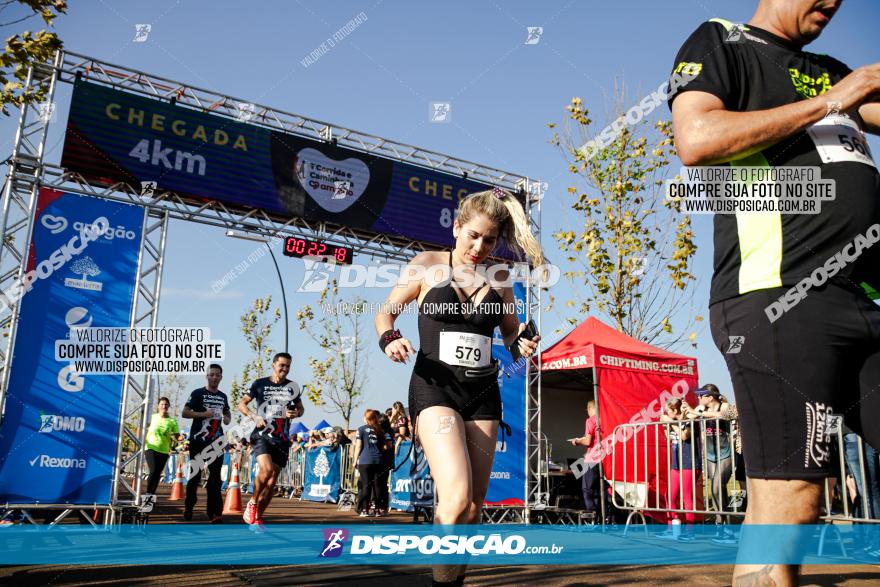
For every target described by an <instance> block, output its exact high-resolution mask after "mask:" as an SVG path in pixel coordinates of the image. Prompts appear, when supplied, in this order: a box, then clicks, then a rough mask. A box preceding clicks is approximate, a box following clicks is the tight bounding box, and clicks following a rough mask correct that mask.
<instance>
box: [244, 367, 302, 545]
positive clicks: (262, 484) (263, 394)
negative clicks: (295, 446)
mask: <svg viewBox="0 0 880 587" xmlns="http://www.w3.org/2000/svg"><path fill="white" fill-rule="evenodd" d="M290 363H291V357H290V355H289V354H288V353H278V354H276V355H275V357H274V358H273V359H272V375H270V376H269V377H263V378H262V379H257V380H256V381H254V382H253V384H252V385H251V388H250V391H248V393H247V394H246V395H245V396H244V397H242V398H241V401H240V402H238V409H239V411H240V412H241V413H242V414H244V415H245V416H247V417H248V418H250V419H252V420H253V421H254V423H255V424H256V428H255V429H254V432H253V433H252V434H251V445H252V446H253V451H254V454H255V455H256V458H257V463H258V464H259V466H260V472H259V474H258V475H257V478H256V480H255V481H254V496H253V498H252V499H251V500H250V501H249V502H248V504H247V507H245V510H244V515H243V519H244V522H245V523H246V524H250V525H251V526H252V528H253V529H254V530H256V531H258V532H263V531H264V528H263V512H265V511H266V508H267V507H268V506H269V502H271V501H272V496H273V495H274V491H275V482H276V481H277V480H278V473H280V472H281V469H283V468H284V465H286V464H287V459H288V456H289V455H290V445H291V444H292V440H291V438H290V420H291V419H292V418H298V417H300V416H302V415H303V413H304V412H305V407H304V406H303V403H302V399H301V396H302V392H301V391H300V388H299V385H297V384H296V383H294V382H293V381H291V380H289V379H288V378H287V374H288V372H290ZM251 401H256V402H257V411H256V413H252V412H251V411H250V409H249V408H248V404H250V403H251Z"/></svg>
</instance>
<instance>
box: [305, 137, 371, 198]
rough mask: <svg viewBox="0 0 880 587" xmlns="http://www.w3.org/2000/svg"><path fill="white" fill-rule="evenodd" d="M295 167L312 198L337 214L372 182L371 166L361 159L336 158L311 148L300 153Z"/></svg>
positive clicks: (359, 195)
mask: <svg viewBox="0 0 880 587" xmlns="http://www.w3.org/2000/svg"><path fill="white" fill-rule="evenodd" d="M294 170H295V172H296V177H297V179H299V181H300V183H301V184H302V186H303V189H305V190H306V192H308V194H309V195H310V196H311V197H312V199H313V200H315V202H317V203H318V205H319V206H321V207H322V208H323V209H324V210H327V211H328V212H333V213H339V212H343V211H345V210H347V209H348V208H349V207H350V206H351V205H352V204H354V203H355V202H357V200H358V198H360V197H361V195H362V194H363V193H364V190H365V189H367V185H368V184H369V183H370V168H369V167H367V164H366V163H364V162H363V161H361V160H360V159H355V158H354V157H350V158H348V159H345V160H344V161H336V160H335V159H330V158H329V157H327V156H326V155H324V154H323V153H321V152H320V151H318V150H316V149H311V148H305V149H302V150H300V151H299V153H297V155H296V162H295V163H294Z"/></svg>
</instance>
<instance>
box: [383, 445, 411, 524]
mask: <svg viewBox="0 0 880 587" xmlns="http://www.w3.org/2000/svg"><path fill="white" fill-rule="evenodd" d="M412 445H413V443H412V441H411V440H405V441H403V442H401V443H400V444H399V445H398V447H397V454H396V455H395V456H394V469H393V470H392V471H391V501H390V504H389V507H390V508H391V509H393V510H400V511H403V512H411V511H413V505H412V499H411V497H410V488H411V487H412V481H411V479H410V476H409V472H410V469H411V468H412V463H413V457H414V453H413V450H412Z"/></svg>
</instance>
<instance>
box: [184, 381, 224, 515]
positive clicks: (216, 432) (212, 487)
mask: <svg viewBox="0 0 880 587" xmlns="http://www.w3.org/2000/svg"><path fill="white" fill-rule="evenodd" d="M206 379H207V385H205V387H201V388H199V389H196V390H195V391H193V392H192V393H191V394H190V396H189V399H188V400H186V404H184V406H183V414H182V415H183V417H184V418H192V426H191V427H190V431H189V458H190V463H191V467H195V469H196V470H195V471H194V473H193V472H189V475H190V477H189V480H188V481H187V483H186V502H185V504H184V508H183V519H184V520H187V521H189V520H192V516H193V508H194V507H195V505H196V501H197V500H198V489H199V483H200V482H201V480H202V471H203V470H204V469H207V470H208V483H207V485H206V487H205V489H206V491H207V494H208V499H207V514H208V519H209V520H211V523H212V524H219V523H221V522H223V497H222V495H221V494H220V486H221V485H222V484H223V480H222V479H221V478H220V472H221V470H222V469H223V457H222V455H221V456H220V457H217V456H215V457H214V458H213V460H211V461H210V462H205V459H203V458H200V455H202V454H204V451H205V449H207V448H208V447H209V446H211V445H212V444H213V443H214V442H215V441H216V440H217V439H218V438H220V437H222V436H223V424H226V425H229V421H230V419H231V418H232V412H231V411H230V409H229V400H228V399H227V397H226V394H225V393H223V392H222V391H220V387H219V386H220V381H221V380H222V379H223V368H222V367H221V366H220V365H217V364H216V363H215V364H212V365H211V366H210V367H208V373H207V375H206Z"/></svg>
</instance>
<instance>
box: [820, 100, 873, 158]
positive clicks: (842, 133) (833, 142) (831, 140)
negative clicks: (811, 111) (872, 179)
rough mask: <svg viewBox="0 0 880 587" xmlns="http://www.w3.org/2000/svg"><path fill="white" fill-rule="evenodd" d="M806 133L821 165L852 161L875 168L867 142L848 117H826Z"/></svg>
mask: <svg viewBox="0 0 880 587" xmlns="http://www.w3.org/2000/svg"><path fill="white" fill-rule="evenodd" d="M807 133H809V135H810V138H811V139H813V142H814V143H815V144H816V150H817V151H818V152H819V157H821V158H822V163H840V162H842V161H853V162H855V163H864V164H865V165H870V166H871V167H873V168H875V169H876V168H877V165H875V164H874V158H873V157H872V156H871V149H870V148H869V147H868V141H866V140H865V136H864V135H863V134H862V131H861V130H860V129H859V125H857V124H856V122H855V121H854V120H853V119H852V118H850V117H849V116H844V115H842V114H838V115H834V116H827V117H825V118H823V119H822V120H820V121H819V122H817V123H816V124H814V125H813V126H811V127H810V128H808V129H807Z"/></svg>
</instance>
